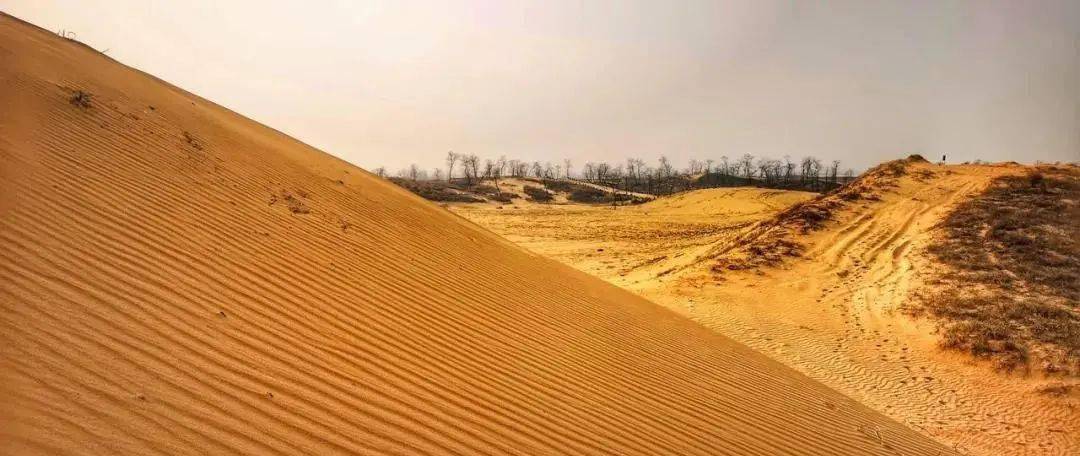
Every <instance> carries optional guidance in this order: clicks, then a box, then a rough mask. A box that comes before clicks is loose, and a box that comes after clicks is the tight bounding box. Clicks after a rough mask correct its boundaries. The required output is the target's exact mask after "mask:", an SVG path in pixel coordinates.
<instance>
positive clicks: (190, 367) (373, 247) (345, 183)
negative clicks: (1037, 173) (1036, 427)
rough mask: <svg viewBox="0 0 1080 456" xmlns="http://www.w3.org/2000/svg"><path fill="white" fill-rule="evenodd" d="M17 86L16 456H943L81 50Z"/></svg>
mask: <svg viewBox="0 0 1080 456" xmlns="http://www.w3.org/2000/svg"><path fill="white" fill-rule="evenodd" d="M0 62H2V65H0V107H2V108H0V165H2V166H0V245H2V246H3V248H0V307H2V312H0V404H2V406H0V454H38V453H49V454H224V453H248V454H288V455H294V454H360V453H363V454H375V453H378V454H489V455H497V454H510V453H528V454H558V453H562V454H620V455H623V454H713V455H716V454H731V455H735V454H739V455H747V454H749V455H777V454H808V455H809V454H813V455H826V454H827V455H845V454H850V455H855V454H859V455H862V454H881V455H896V454H903V455H916V454H926V455H937V454H950V453H949V451H950V450H948V449H946V448H944V447H941V446H939V445H937V444H936V443H934V442H932V441H930V440H929V439H927V438H925V437H923V436H921V435H919V434H917V433H915V432H912V431H911V430H909V429H907V428H905V427H903V426H901V425H899V424H897V423H896V422H894V421H891V420H889V419H886V418H884V417H882V416H881V415H878V414H876V413H874V412H872V411H870V410H869V409H867V408H866V407H863V406H861V405H859V404H857V403H855V402H853V401H852V400H850V399H847V398H846V397H844V396H842V395H840V394H838V393H836V392H834V391H833V390H830V389H828V388H826V387H824V386H822V385H821V384H819V383H817V382H814V381H812V380H810V379H809V378H807V377H805V376H803V375H801V374H798V373H796V372H794V371H793V370H791V369H789V368H787V367H784V366H783V365H781V364H779V363H777V362H775V361H772V360H770V359H768V358H766V357H764V356H762V355H759V354H758V353H756V352H754V351H751V350H750V349H748V348H746V347H744V346H742V345H740V344H737V343H735V342H733V341H731V340H729V339H727V338H725V337H722V336H719V335H717V334H716V333H714V332H712V331H709V330H707V329H705V328H703V327H701V326H699V325H697V324H695V323H693V322H691V321H689V320H687V319H685V318H683V317H680V316H678V315H676V314H675V313H673V312H670V311H668V310H665V309H662V308H660V307H658V306H656V305H653V304H652V303H650V302H648V301H645V300H643V299H641V298H639V297H636V296H635V295H632V294H630V293H628V292H625V291H622V290H620V289H618V288H616V287H614V286H612V285H609V284H607V283H605V282H602V281H600V280H598V279H595V278H592V277H590V276H587V275H585V274H583V273H580V272H577V271H575V270H573V269H571V268H569V267H567V266H563V265H560V264H557V263H555V262H553V261H550V260H546V259H542V258H540V257H538V256H536V255H533V254H530V253H527V252H526V251H524V250H522V249H520V248H518V247H516V246H513V245H511V244H510V243H508V242H506V241H503V240H501V239H499V238H498V237H496V236H495V235H494V234H491V233H490V232H488V231H485V230H483V229H480V228H478V227H477V226H475V225H473V224H471V223H470V222H467V221H465V220H463V219H462V218H460V217H456V216H454V215H452V214H450V213H448V212H446V211H445V210H443V209H440V208H439V207H437V206H436V205H434V204H430V203H428V202H426V201H424V200H422V199H420V198H419V197H416V196H414V195H411V194H409V193H408V192H406V191H405V190H403V189H400V188H398V187H397V186H395V185H393V184H391V183H388V182H385V181H382V180H380V179H377V178H375V177H373V176H372V175H370V174H368V173H366V172H364V171H362V170H360V169H358V168H356V167H354V166H352V165H349V164H348V163H345V162H343V161H341V160H338V159H336V158H334V157H331V156H329V155H327V154H325V153H322V152H320V151H318V150H315V149H313V148H311V147H308V146H306V145H304V144H302V143H300V142H298V141H296V140H294V139H292V138H289V137H287V136H285V135H283V134H281V133H279V132H277V131H274V130H272V129H270V128H267V127H265V126H262V125H259V124H257V123H255V122H252V121H250V120H248V119H246V118H244V117H242V116H240V115H238V114H236V113H233V112H230V111H228V110H226V109H223V108H221V107H219V106H217V105H215V104H213V103H211V102H208V101H206V100H204V99H201V98H199V97H197V96H194V95H192V94H190V93H187V92H185V91H183V90H181V89H178V88H176V87H173V86H171V85H169V84H167V83H164V82H162V81H160V80H158V79H155V78H153V77H150V76H148V75H146V74H143V73H141V72H139V71H136V70H133V69H130V68H127V67H125V66H123V65H121V64H118V63H117V62H115V61H113V60H111V59H109V58H108V57H106V56H104V55H101V54H100V53H98V52H96V51H94V50H92V49H90V48H88V47H86V46H83V45H81V44H79V43H76V42H73V41H69V40H65V39H62V38H60V37H57V36H55V35H54V34H52V33H50V32H48V31H45V30H41V29H38V28H36V27H33V26H30V25H28V24H25V23H22V22H20V21H18V20H17V19H14V18H12V17H10V16H0ZM192 71H198V69H197V68H193V69H192Z"/></svg>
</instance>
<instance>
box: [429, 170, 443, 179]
mask: <svg viewBox="0 0 1080 456" xmlns="http://www.w3.org/2000/svg"><path fill="white" fill-rule="evenodd" d="M431 173H432V176H434V177H433V179H434V180H437V181H441V180H442V168H435V169H433V170H431Z"/></svg>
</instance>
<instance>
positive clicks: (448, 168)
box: [446, 151, 461, 182]
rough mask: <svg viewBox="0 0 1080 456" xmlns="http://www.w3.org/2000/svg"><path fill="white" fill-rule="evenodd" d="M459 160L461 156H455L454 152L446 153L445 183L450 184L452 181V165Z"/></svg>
mask: <svg viewBox="0 0 1080 456" xmlns="http://www.w3.org/2000/svg"><path fill="white" fill-rule="evenodd" d="M459 158H461V156H460V155H458V154H455V153H454V151H449V152H447V153H446V181H447V182H450V181H451V180H452V179H454V164H456V163H457V161H458V159H459Z"/></svg>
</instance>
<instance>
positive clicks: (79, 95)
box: [68, 90, 94, 109]
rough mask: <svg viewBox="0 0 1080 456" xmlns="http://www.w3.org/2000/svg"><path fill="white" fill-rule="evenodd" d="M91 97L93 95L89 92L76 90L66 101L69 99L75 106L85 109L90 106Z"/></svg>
mask: <svg viewBox="0 0 1080 456" xmlns="http://www.w3.org/2000/svg"><path fill="white" fill-rule="evenodd" d="M93 97H94V96H93V95H92V94H90V92H86V91H83V90H76V91H75V92H74V93H72V94H71V98H69V99H68V101H70V102H71V104H73V105H75V106H78V107H80V108H83V109H87V108H89V107H90V102H91V100H92V98H93Z"/></svg>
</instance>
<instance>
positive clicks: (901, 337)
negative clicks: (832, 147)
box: [460, 160, 1080, 456]
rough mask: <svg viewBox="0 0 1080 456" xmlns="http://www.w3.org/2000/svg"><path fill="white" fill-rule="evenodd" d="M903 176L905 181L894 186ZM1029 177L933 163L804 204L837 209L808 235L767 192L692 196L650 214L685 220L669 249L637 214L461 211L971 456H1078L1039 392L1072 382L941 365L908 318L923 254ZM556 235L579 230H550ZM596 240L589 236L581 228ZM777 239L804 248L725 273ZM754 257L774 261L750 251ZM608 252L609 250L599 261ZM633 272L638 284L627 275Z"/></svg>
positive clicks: (655, 224) (1059, 413) (1054, 403)
mask: <svg viewBox="0 0 1080 456" xmlns="http://www.w3.org/2000/svg"><path fill="white" fill-rule="evenodd" d="M894 165H895V166H900V167H903V168H904V169H903V170H902V171H901V172H897V173H894V172H892V171H891V170H892V169H894ZM1027 170H1028V168H1027V167H1023V166H1019V165H978V166H976V165H970V166H968V165H956V166H940V165H932V164H929V163H926V162H925V161H921V160H904V161H900V162H896V163H894V164H888V165H884V166H882V167H881V168H879V169H878V170H877V171H875V172H872V173H869V176H868V177H867V178H865V179H862V180H861V181H859V182H858V183H857V185H858V186H859V188H855V189H853V190H854V191H858V192H860V193H862V194H863V195H862V196H859V197H855V196H845V197H840V196H830V197H827V198H823V199H822V200H817V201H810V202H806V203H805V204H803V205H800V206H799V207H801V208H803V209H805V208H806V207H812V208H819V209H820V208H827V211H828V215H827V216H826V217H825V218H824V219H822V220H821V221H820V222H815V223H817V226H816V228H813V229H808V230H807V232H805V233H804V232H803V231H804V228H807V226H806V223H807V221H808V220H811V219H813V220H816V218H815V217H816V214H818V213H817V212H815V217H810V219H807V218H806V217H803V216H802V215H800V214H799V213H797V212H798V211H797V209H798V207H796V208H795V209H787V208H784V207H778V208H775V209H772V210H771V211H767V210H761V209H755V208H761V207H762V205H761V202H760V201H761V195H763V194H765V193H766V191H764V190H759V189H741V190H739V189H722V190H719V189H718V190H713V191H700V192H691V193H686V194H681V195H676V196H673V197H668V198H661V199H658V200H657V201H654V202H650V203H648V204H646V205H643V206H641V209H642V210H643V211H644V210H647V209H648V208H652V210H651V211H650V212H651V213H656V214H659V213H660V212H668V211H670V213H672V214H673V215H670V216H669V215H667V214H666V213H665V215H664V216H658V217H657V218H653V219H648V224H650V225H651V229H650V231H648V232H646V234H650V233H659V234H660V235H657V236H643V237H641V238H638V237H635V236H631V235H628V233H629V232H630V230H623V229H621V228H620V227H626V226H631V227H633V226H637V225H636V224H637V223H638V220H639V219H640V218H641V217H642V214H639V213H636V212H632V211H629V210H625V211H619V212H611V211H608V212H605V213H599V214H595V215H594V214H593V213H585V212H582V213H578V212H574V211H572V210H569V209H563V217H562V219H559V220H550V221H549V220H548V219H547V218H539V220H541V221H544V222H545V223H546V224H544V225H541V227H540V228H537V227H536V226H535V225H533V224H531V223H523V222H522V221H521V219H524V220H526V221H528V222H532V221H535V220H537V217H536V216H535V215H533V214H531V213H529V212H525V213H522V214H516V213H513V212H510V213H502V214H500V216H501V219H500V218H499V217H498V216H488V217H483V216H477V215H476V212H470V211H460V212H461V213H462V214H463V215H465V216H466V217H469V218H470V219H473V220H476V221H478V222H479V223H481V224H484V225H486V226H491V227H492V228H493V229H495V230H496V231H497V232H499V233H500V234H503V235H505V236H507V237H508V238H509V239H512V240H515V241H519V242H521V243H522V244H523V245H526V246H528V247H529V248H530V249H533V250H534V251H536V252H539V253H542V254H544V255H547V256H550V257H552V258H556V259H559V260H560V261H565V262H567V263H568V264H572V265H574V266H576V267H579V268H581V269H583V270H587V271H589V272H591V273H594V274H596V275H597V276H599V277H602V278H604V279H605V280H608V281H610V282H612V283H615V284H618V285H620V286H623V287H625V288H628V289H631V290H634V291H636V292H638V293H640V294H642V295H643V296H645V297H647V298H649V299H651V300H652V301H654V302H657V303H660V304H663V305H665V306H667V307H669V308H670V309H672V310H675V311H678V312H680V313H683V314H685V315H687V316H689V317H691V318H693V319H694V320H697V321H698V322H701V323H702V324H704V325H706V326H708V327H710V328H714V329H716V330H717V331H718V332H720V333H722V334H725V335H729V336H731V337H733V338H735V339H736V340H738V341H740V342H743V343H746V344H748V345H750V346H751V347H753V348H756V349H758V350H761V351H763V352H765V353H768V354H769V355H771V356H773V357H774V358H776V359H778V360H780V361H782V362H784V363H785V364H787V365H790V366H793V367H795V368H796V369H798V370H799V371H801V372H803V373H806V374H807V375H809V376H810V377H812V378H814V379H817V380H820V381H822V382H824V383H826V384H827V385H829V386H831V387H834V388H836V389H838V390H839V391H841V392H844V393H845V394H848V395H850V396H852V397H854V398H857V399H858V400H859V401H860V402H862V403H865V404H867V405H870V406H871V407H873V408H875V409H877V410H879V411H881V412H882V413H885V414H886V415H889V416H891V417H893V418H894V419H897V420H899V421H902V422H904V423H906V424H908V425H910V426H912V427H914V428H916V429H919V430H920V431H922V432H924V433H925V434H926V435H930V436H933V437H935V438H937V439H939V440H941V441H942V442H944V443H946V444H947V445H949V446H953V447H955V448H957V449H959V450H961V451H962V452H964V453H968V454H978V455H987V456H990V455H994V456H996V455H1048V454H1049V455H1071V454H1076V453H1077V451H1080V439H1078V436H1080V415H1078V414H1077V413H1076V407H1077V406H1078V405H1080V403H1077V402H1076V400H1075V398H1070V397H1067V396H1066V397H1053V396H1048V395H1047V394H1044V393H1041V392H1040V391H1042V390H1043V389H1044V388H1047V387H1053V386H1054V385H1056V384H1059V382H1060V381H1061V379H1059V378H1055V377H1049V378H1046V377H1043V376H1041V375H1038V374H1033V375H1030V376H1024V375H1021V374H1004V373H999V372H995V371H994V370H993V368H992V367H991V366H990V365H989V363H986V362H977V361H976V360H973V359H971V358H970V357H968V356H967V355H964V354H957V353H950V352H942V351H941V350H940V349H939V348H938V336H937V335H936V334H934V332H933V330H934V322H932V321H926V320H917V319H912V318H910V317H908V316H907V315H905V314H904V313H903V312H900V311H899V309H900V307H901V305H902V304H903V303H904V302H905V301H906V300H908V299H911V297H910V294H911V292H912V291H913V290H918V289H920V286H921V283H922V282H923V281H924V280H925V279H926V278H927V277H928V275H930V274H934V273H935V267H934V265H933V264H931V263H932V260H931V258H929V256H928V255H926V254H925V252H924V249H925V247H926V245H927V242H928V241H929V240H930V237H931V236H932V235H933V232H934V230H933V227H934V226H935V225H936V224H937V223H938V222H939V221H940V220H941V219H942V217H943V216H944V215H945V214H947V213H949V212H950V210H951V209H952V208H953V207H955V205H956V204H958V203H959V202H962V201H965V200H966V199H968V198H970V197H972V196H973V195H975V194H978V193H979V192H980V191H982V190H983V189H984V188H985V187H986V186H987V185H990V183H991V182H992V180H993V179H994V178H995V177H998V176H1002V175H1011V174H1023V173H1024V172H1026V171H1027ZM777 201H785V202H791V203H797V202H801V201H806V198H805V197H804V196H802V195H801V194H797V195H790V199H786V200H785V199H784V198H779V199H777ZM725 210H726V211H727V212H724V211H725ZM489 212H490V211H489ZM738 213H742V214H744V217H743V218H741V219H740V218H739V217H737V216H735V214H738ZM679 214H682V215H679ZM695 214H697V215H695ZM733 220H741V223H732V221H733ZM556 224H558V226H562V227H565V228H564V229H562V230H553V229H550V228H549V225H552V226H554V225H556ZM582 226H587V227H590V228H588V229H584V228H577V227H582ZM686 226H694V227H695V230H696V232H699V233H709V234H707V235H701V236H696V237H695V236H689V235H687V234H685V233H684V232H682V231H683V230H684V227H686ZM612 227H614V228H612ZM710 229H712V230H713V231H710ZM537 233H539V235H538V237H537V238H530V235H536V234H537ZM665 233H668V234H670V235H669V236H668V235H663V234H665ZM569 235H573V236H569ZM560 236H565V238H560ZM691 239H694V240H696V241H689V240H691ZM778 240H784V241H790V242H795V243H798V244H800V247H799V248H798V250H799V251H800V252H801V254H800V256H799V257H794V256H781V257H780V261H778V262H777V263H775V264H771V265H770V264H768V263H767V262H765V263H761V264H758V265H757V266H754V267H752V268H751V269H747V270H729V269H728V268H727V267H726V266H727V265H730V264H742V263H738V261H741V260H744V259H746V258H750V259H760V258H761V257H762V256H763V253H762V252H765V253H768V248H767V247H768V246H769V245H771V244H773V243H775V242H776V241H778ZM754 243H757V244H754ZM612 245H614V246H617V247H618V250H617V251H616V252H615V253H620V252H631V251H644V252H649V255H651V257H654V258H659V260H658V261H656V262H654V263H648V264H645V265H642V264H639V263H638V262H639V261H640V259H638V258H634V257H632V256H629V255H624V256H617V255H612V254H609V252H608V246H612ZM754 245H757V246H758V247H765V248H764V250H759V251H758V252H757V253H751V252H750V250H751V249H750V247H752V246H754ZM567 246H573V247H574V249H573V250H569V249H568V248H567ZM597 247H604V248H605V251H604V252H602V253H590V252H594V251H595V250H596V248H597ZM598 258H603V259H604V260H603V261H607V263H604V262H602V261H601V260H598ZM750 263H753V262H750ZM720 265H723V266H725V267H720V268H717V266H720ZM609 266H610V268H608V267H609ZM673 268H674V269H673ZM627 269H629V270H632V271H633V272H631V273H629V274H626V275H624V274H622V271H624V270H627Z"/></svg>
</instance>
